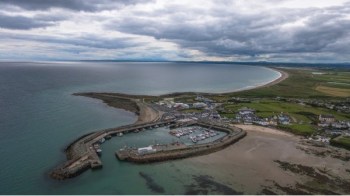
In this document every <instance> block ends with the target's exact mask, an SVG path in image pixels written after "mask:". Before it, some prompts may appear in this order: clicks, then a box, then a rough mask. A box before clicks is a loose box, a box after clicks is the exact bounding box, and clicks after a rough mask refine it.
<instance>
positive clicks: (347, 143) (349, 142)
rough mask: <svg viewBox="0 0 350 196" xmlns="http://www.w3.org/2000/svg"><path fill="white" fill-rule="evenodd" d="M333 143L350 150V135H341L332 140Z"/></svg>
mask: <svg viewBox="0 0 350 196" xmlns="http://www.w3.org/2000/svg"><path fill="white" fill-rule="evenodd" d="M330 143H331V145H333V146H337V147H342V148H345V149H348V150H350V137H349V136H339V137H337V138H334V139H332V140H331V141H330Z"/></svg>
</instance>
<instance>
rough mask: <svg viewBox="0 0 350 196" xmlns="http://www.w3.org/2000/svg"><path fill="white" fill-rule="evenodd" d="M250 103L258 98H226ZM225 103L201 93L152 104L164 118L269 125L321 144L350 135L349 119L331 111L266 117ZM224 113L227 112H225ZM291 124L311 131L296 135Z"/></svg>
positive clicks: (319, 104)
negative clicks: (183, 99)
mask: <svg viewBox="0 0 350 196" xmlns="http://www.w3.org/2000/svg"><path fill="white" fill-rule="evenodd" d="M281 99H282V98H280V97H277V98H275V99H274V100H275V101H281ZM283 101H284V102H293V103H295V104H298V105H301V106H303V104H305V105H306V104H308V105H309V106H308V107H311V108H323V107H327V109H328V110H334V109H336V108H338V110H337V112H340V113H347V111H349V107H350V106H349V103H348V102H341V103H340V102H337V103H335V102H332V103H331V102H327V101H323V100H322V101H321V100H319V101H318V102H317V101H315V100H308V101H307V100H303V101H302V102H301V100H300V99H299V100H298V101H297V100H296V99H288V100H283ZM251 102H258V103H259V99H257V98H254V99H247V98H239V97H232V98H231V99H229V106H232V105H233V106H236V105H237V103H251ZM316 103H317V104H316ZM282 104H283V102H282ZM225 105H226V106H227V102H217V101H214V100H212V99H210V98H207V97H204V96H200V95H198V96H196V97H195V98H194V99H193V101H189V102H178V101H175V99H174V98H165V99H163V100H161V101H158V102H155V103H153V107H155V108H157V109H158V110H161V111H164V112H165V114H164V115H163V118H164V119H165V120H169V119H176V120H183V121H190V120H202V121H207V122H210V123H217V124H223V125H224V126H228V125H229V124H244V125H257V126H264V127H272V128H277V129H280V130H282V131H291V132H293V133H295V134H297V135H303V136H304V137H305V138H306V139H307V140H309V141H312V142H316V143H322V144H323V145H328V144H330V141H331V139H332V138H336V137H343V136H345V137H349V136H350V119H337V117H336V116H335V115H333V114H331V113H320V114H313V116H312V118H310V114H306V113H305V116H307V117H308V118H310V119H311V120H310V121H302V120H298V119H296V118H295V117H293V116H292V115H291V114H289V111H283V110H280V111H279V112H273V113H272V115H269V116H266V115H264V116H260V115H259V112H258V111H257V109H256V108H253V107H240V108H237V109H235V110H232V109H227V108H229V107H224V106H225ZM328 107H331V108H328ZM339 108H340V109H339ZM321 111H323V110H321ZM227 113H229V114H230V115H227ZM299 113H301V112H299ZM231 114H232V115H231ZM294 127H296V128H299V127H307V128H308V129H310V130H308V131H309V132H307V133H306V134H304V133H302V134H298V132H296V131H295V132H294V131H293V130H292V129H293V128H294ZM297 131H298V130H297Z"/></svg>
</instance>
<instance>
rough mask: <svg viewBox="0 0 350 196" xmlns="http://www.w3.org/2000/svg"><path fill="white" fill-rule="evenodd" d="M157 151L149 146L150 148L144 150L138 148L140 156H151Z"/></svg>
mask: <svg viewBox="0 0 350 196" xmlns="http://www.w3.org/2000/svg"><path fill="white" fill-rule="evenodd" d="M156 151H157V150H156V149H154V148H153V147H152V146H148V147H143V148H138V149H137V152H138V153H139V154H149V153H153V152H156Z"/></svg>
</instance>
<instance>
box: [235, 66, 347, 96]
mask: <svg viewBox="0 0 350 196" xmlns="http://www.w3.org/2000/svg"><path fill="white" fill-rule="evenodd" d="M281 70H283V71H285V72H287V73H288V74H289V77H288V78H287V79H286V80H284V81H282V82H280V83H278V84H276V85H273V86H269V87H264V88H259V89H252V90H247V91H242V92H236V93H230V96H240V97H259V98H263V97H277V96H279V97H294V98H298V97H299V98H332V97H338V94H337V93H336V91H330V92H327V91H319V90H316V89H317V87H319V86H325V87H333V88H336V89H335V90H337V89H340V91H344V90H345V91H346V92H347V90H350V79H349V78H350V72H340V71H339V72H338V71H332V70H311V69H310V70H305V69H281ZM315 72H320V73H322V74H315ZM345 96H346V94H345ZM348 96H350V95H348ZM342 97H344V96H342Z"/></svg>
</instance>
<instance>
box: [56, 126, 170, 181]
mask: <svg viewBox="0 0 350 196" xmlns="http://www.w3.org/2000/svg"><path fill="white" fill-rule="evenodd" d="M174 123H175V122H174V121H158V122H149V123H142V124H131V125H126V126H121V127H117V128H111V129H105V130H101V131H97V132H93V133H90V134H86V135H84V136H81V137H80V138H78V139H76V140H75V141H73V142H72V143H71V144H70V145H68V147H67V148H66V150H65V153H66V157H67V161H66V162H65V163H63V164H62V165H60V166H58V167H57V168H55V169H54V170H53V171H52V172H51V173H50V176H51V177H52V178H54V179H58V180H64V179H67V178H72V177H75V176H77V175H79V174H80V173H82V172H84V171H85V170H87V169H90V168H91V169H99V168H102V162H101V160H100V158H99V156H98V154H97V153H96V151H95V149H94V148H93V146H94V144H96V143H99V141H101V139H103V138H107V137H113V136H117V135H118V134H119V133H123V134H127V133H130V132H139V131H140V130H146V129H153V128H156V127H162V126H170V125H172V124H174Z"/></svg>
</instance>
